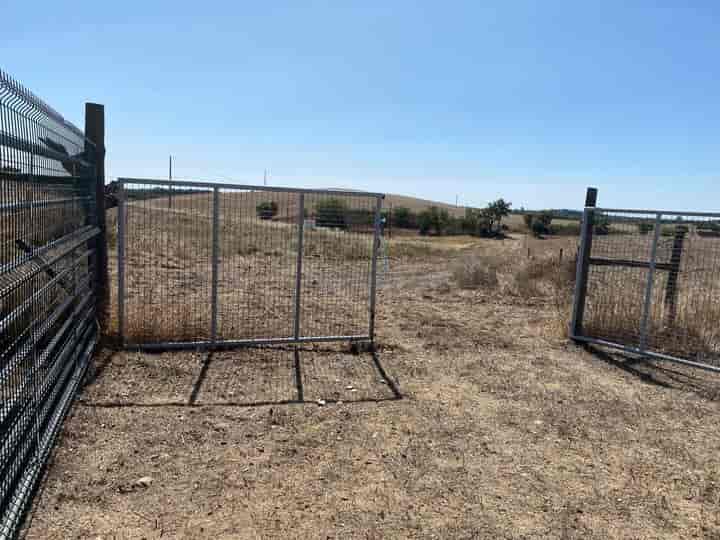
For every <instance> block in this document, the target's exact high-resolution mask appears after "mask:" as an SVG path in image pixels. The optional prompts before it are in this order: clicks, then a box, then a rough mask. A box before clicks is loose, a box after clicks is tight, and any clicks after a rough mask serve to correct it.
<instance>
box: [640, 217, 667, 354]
mask: <svg viewBox="0 0 720 540" xmlns="http://www.w3.org/2000/svg"><path fill="white" fill-rule="evenodd" d="M661 228H662V214H658V215H657V217H656V218H655V236H654V237H653V244H652V248H651V249H650V270H649V271H648V279H647V285H646V286H645V303H644V304H643V312H642V319H641V321H640V351H641V352H644V351H645V349H646V348H647V327H648V321H649V319H650V304H651V303H652V289H653V281H654V280H655V265H656V263H657V248H658V242H659V241H660V229H661Z"/></svg>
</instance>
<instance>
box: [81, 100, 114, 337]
mask: <svg viewBox="0 0 720 540" xmlns="http://www.w3.org/2000/svg"><path fill="white" fill-rule="evenodd" d="M85 138H86V139H87V141H86V142H85V155H86V156H87V157H88V158H89V159H88V160H89V161H90V162H91V163H92V164H93V166H94V182H93V191H94V195H95V225H97V227H98V228H99V229H100V234H99V235H98V236H97V237H95V239H94V240H93V241H92V244H93V245H92V248H93V249H94V250H95V277H94V281H95V292H96V294H97V314H98V320H99V322H100V326H101V328H102V329H103V330H105V328H106V322H107V315H108V304H109V294H108V293H109V289H108V253H107V225H106V223H105V106H104V105H99V104H97V103H86V104H85ZM90 143H92V144H90Z"/></svg>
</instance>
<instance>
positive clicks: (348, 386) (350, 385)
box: [345, 384, 354, 390]
mask: <svg viewBox="0 0 720 540" xmlns="http://www.w3.org/2000/svg"><path fill="white" fill-rule="evenodd" d="M353 388H354V386H353V385H352V384H348V385H347V386H346V387H345V389H346V390H352V389H353Z"/></svg>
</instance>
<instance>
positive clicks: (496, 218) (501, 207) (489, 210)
mask: <svg viewBox="0 0 720 540" xmlns="http://www.w3.org/2000/svg"><path fill="white" fill-rule="evenodd" d="M511 208H512V203H511V202H508V201H506V200H505V199H502V198H501V199H498V200H496V201H493V202H491V203H489V204H488V205H487V207H486V208H485V209H483V211H482V213H483V216H485V218H486V219H487V220H489V222H490V223H489V228H490V233H491V234H499V233H500V232H501V231H502V219H503V218H504V217H505V216H508V215H509V214H510V210H511Z"/></svg>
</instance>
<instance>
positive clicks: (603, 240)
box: [571, 197, 720, 371]
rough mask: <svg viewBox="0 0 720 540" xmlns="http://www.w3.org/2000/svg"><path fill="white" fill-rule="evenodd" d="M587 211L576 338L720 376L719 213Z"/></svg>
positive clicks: (573, 329) (575, 314)
mask: <svg viewBox="0 0 720 540" xmlns="http://www.w3.org/2000/svg"><path fill="white" fill-rule="evenodd" d="M590 198H591V201H590V205H589V206H587V207H586V208H585V211H584V218H583V226H582V237H581V242H580V251H579V255H578V266H577V282H576V291H575V304H574V309H573V321H572V324H571V333H572V337H573V339H575V340H577V341H581V342H588V343H594V344H598V345H605V346H610V347H614V348H620V349H623V350H625V351H627V352H631V353H637V354H640V355H643V356H648V357H652V358H657V359H664V360H671V361H674V362H679V363H682V364H688V365H692V366H695V367H700V368H703V369H708V370H713V371H720V214H714V213H699V212H672V211H657V210H625V209H608V208H595V207H594V197H590Z"/></svg>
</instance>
